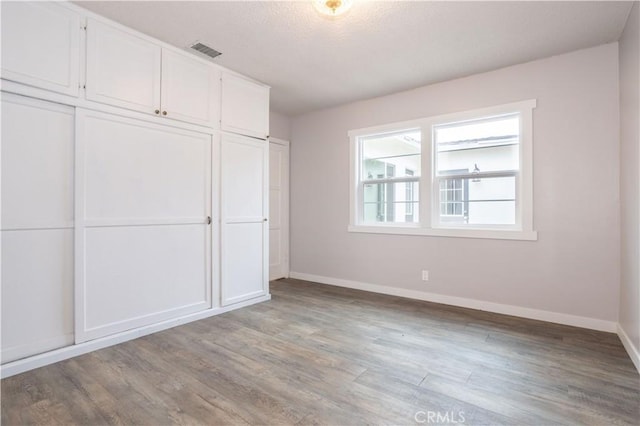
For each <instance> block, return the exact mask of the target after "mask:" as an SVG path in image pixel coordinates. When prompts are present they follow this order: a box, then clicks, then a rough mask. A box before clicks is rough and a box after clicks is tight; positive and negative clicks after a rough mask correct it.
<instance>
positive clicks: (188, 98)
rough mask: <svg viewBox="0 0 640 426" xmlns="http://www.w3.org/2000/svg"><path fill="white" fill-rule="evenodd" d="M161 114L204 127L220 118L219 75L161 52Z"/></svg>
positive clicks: (181, 56) (186, 58) (174, 54)
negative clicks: (203, 125)
mask: <svg viewBox="0 0 640 426" xmlns="http://www.w3.org/2000/svg"><path fill="white" fill-rule="evenodd" d="M161 99H162V102H161V103H162V114H163V115H166V116H168V117H171V118H175V119H176V120H184V121H192V122H197V123H200V124H205V125H212V124H217V121H218V120H219V117H220V111H219V109H220V101H219V99H220V72H219V71H218V70H217V69H216V68H214V67H212V66H210V65H207V64H204V63H202V62H200V61H198V60H195V59H193V58H192V57H190V56H189V55H187V54H182V53H179V52H174V51H170V50H168V49H163V50H162V96H161Z"/></svg>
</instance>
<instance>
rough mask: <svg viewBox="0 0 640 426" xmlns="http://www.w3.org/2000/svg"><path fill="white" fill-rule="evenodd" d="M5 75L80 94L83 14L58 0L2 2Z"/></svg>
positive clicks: (3, 73)
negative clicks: (52, 0) (47, 0)
mask: <svg viewBox="0 0 640 426" xmlns="http://www.w3.org/2000/svg"><path fill="white" fill-rule="evenodd" d="M1 31H2V48H1V50H2V78H5V79H7V80H13V81H17V82H19V83H24V84H28V85H32V86H36V87H40V88H43V89H47V90H52V91H54V92H59V93H64V94H66V95H72V96H77V95H78V74H79V69H80V62H79V57H80V41H79V40H80V16H79V15H78V14H77V13H75V12H73V11H71V10H69V9H67V8H66V7H64V6H61V5H59V4H55V3H54V2H26V1H24V2H21V1H17V2H9V1H7V2H2V30H1Z"/></svg>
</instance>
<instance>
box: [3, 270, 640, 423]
mask: <svg viewBox="0 0 640 426" xmlns="http://www.w3.org/2000/svg"><path fill="white" fill-rule="evenodd" d="M271 289H272V294H273V300H272V301H271V302H266V303H262V304H259V305H255V306H252V307H248V308H244V309H241V310H238V311H234V312H230V313H227V314H224V315H220V316H217V317H213V318H209V319H206V320H202V321H198V322H195V323H191V324H187V325H184V326H181V327H177V328H174V329H171V330H167V331H164V332H160V333H157V334H154V335H151V336H146V337H143V338H140V339H137V340H134V341H131V342H127V343H124V344H120V345H117V346H114V347H110V348H107V349H103V350H100V351H96V352H93V353H90V354H87V355H84V356H80V357H77V358H74V359H70V360H67V361H63V362H60V363H57V364H54V365H50V366H47V367H43V368H40V369H37V370H33V371H30V372H27V373H24V374H20V375H17V376H14V377H10V378H8V379H5V380H2V424H3V425H5V426H6V425H16V424H35V423H38V424H71V423H75V424H87V425H98V424H148V425H163V424H177V423H180V424H209V425H218V424H252V425H263V424H277V425H281V424H300V425H306V424H330V425H348V424H365V423H367V424H403V425H405V424H406V425H410V424H414V425H415V424H417V422H416V420H418V421H420V422H422V423H424V424H435V423H434V422H437V421H438V420H439V421H440V423H445V424H446V423H447V421H448V422H449V424H453V421H457V422H458V423H462V422H464V424H472V425H480V424H509V425H513V424H518V425H520V424H530V425H547V424H593V425H612V424H633V425H638V424H639V423H640V378H639V376H638V373H637V372H636V370H635V368H634V366H633V365H632V363H631V361H630V359H629V357H628V356H627V354H626V353H625V351H624V348H623V347H622V345H621V343H620V341H619V340H618V337H617V336H616V335H614V334H608V333H600V332H593V331H588V330H583V329H577V328H572V327H567V326H560V325H553V324H548V323H543V322H538V321H530V320H523V319H518V318H513V317H507V316H501V315H495V314H489V313H483V312H479V311H472V310H466V309H460V308H452V307H446V306H442V305H436V304H431V303H425V302H418V301H411V300H407V299H401V298H397V297H390V296H382V295H375V294H370V293H365V292H358V291H353V290H346V289H340V288H336V287H330V286H324V285H317V284H310V283H307V282H304V281H296V280H282V281H278V282H273V283H272V287H271ZM438 415H439V416H440V417H439V418H438V417H437V416H438Z"/></svg>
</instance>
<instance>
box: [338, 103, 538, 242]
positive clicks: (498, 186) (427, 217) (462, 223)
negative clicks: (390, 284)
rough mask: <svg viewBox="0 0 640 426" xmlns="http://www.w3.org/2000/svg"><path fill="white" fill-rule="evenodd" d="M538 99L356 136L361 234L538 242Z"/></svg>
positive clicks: (354, 220)
mask: <svg viewBox="0 0 640 426" xmlns="http://www.w3.org/2000/svg"><path fill="white" fill-rule="evenodd" d="M533 108H535V100H532V101H524V102H518V103H513V104H508V105H501V106H497V107H492V108H485V109H481V110H474V111H465V112H461V113H455V114H447V115H443V116H438V117H429V118H425V119H420V120H414V121H411V122H404V123H397V124H391V125H385V126H380V127H374V128H368V129H361V130H354V131H351V132H349V136H350V140H351V153H352V161H351V165H352V171H351V183H352V184H351V222H350V227H349V230H351V231H355V232H383V233H401V234H402V233H404V234H418V235H440V236H460V237H477V238H504V239H537V234H536V233H535V231H533V217H532V209H533V206H532V185H533V182H532V116H533Z"/></svg>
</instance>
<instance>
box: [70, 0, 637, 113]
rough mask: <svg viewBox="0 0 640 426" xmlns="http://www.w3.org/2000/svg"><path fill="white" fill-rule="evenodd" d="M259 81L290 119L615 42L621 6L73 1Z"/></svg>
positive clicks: (623, 12) (624, 7) (627, 5)
mask: <svg viewBox="0 0 640 426" xmlns="http://www.w3.org/2000/svg"><path fill="white" fill-rule="evenodd" d="M76 3H77V4H79V5H81V6H83V7H85V8H87V9H89V10H92V11H94V12H96V13H98V14H100V15H103V16H106V17H108V18H111V19H113V20H115V21H117V22H120V23H122V24H124V25H127V26H129V27H132V28H135V29H137V30H139V31H141V32H143V33H146V34H148V35H151V36H153V37H156V38H158V39H160V40H163V41H165V42H167V43H170V44H172V45H175V46H178V47H182V48H183V47H185V46H187V45H188V44H190V43H191V42H193V41H195V40H199V41H201V42H203V43H205V44H208V45H210V46H211V47H213V48H214V49H216V50H219V51H221V52H222V53H223V54H222V56H220V57H218V58H216V59H215V60H213V62H216V63H219V64H221V65H223V66H226V67H228V68H230V69H233V70H235V71H238V72H241V73H243V74H246V75H248V76H251V77H253V78H255V79H257V80H260V81H263V82H265V83H267V84H269V85H270V86H271V87H272V89H271V96H272V100H271V107H272V108H273V109H274V110H275V111H278V112H281V113H284V114H288V115H297V114H301V113H305V112H308V111H312V110H316V109H321V108H326V107H330V106H335V105H339V104H343V103H347V102H351V101H355V100H360V99H367V98H372V97H376V96H381V95H385V94H389V93H393V92H398V91H401V90H406V89H411V88H414V87H419V86H423V85H426V84H430V83H435V82H438V81H444V80H450V79H452V78H457V77H462V76H465V75H470V74H474V73H478V72H483V71H488V70H492V69H496V68H500V67H504V66H508V65H512V64H517V63H522V62H527V61H531V60H534V59H539V58H543V57H548V56H552V55H556V54H560V53H564V52H569V51H571V50H576V49H580V48H585V47H590V46H595V45H598V44H603V43H609V42H613V41H616V40H618V38H619V36H620V34H621V32H622V29H623V27H624V24H625V21H626V18H627V16H628V14H629V10H630V9H631V2H612V1H602V2H593V1H590V2H578V1H569V2H558V1H547V2H519V1H517V2H484V1H473V2H451V1H448V2H431V1H429V2H427V1H424V2H415V1H412V2H408V1H407V2H404V1H385V2H376V1H363V0H360V1H358V0H356V2H355V4H354V6H353V8H352V9H351V10H350V11H349V12H348V13H347V14H346V15H345V16H343V17H340V18H338V19H333V20H332V19H328V18H323V17H321V16H320V15H319V14H318V13H316V11H315V9H314V8H313V6H312V5H311V2H309V1H295V2H275V1H263V2H252V1H251V2H249V1H236V2H220V1H200V2H186V1H180V2H169V1H142V2H133V1H126V2H117V1H106V2H94V1H91V2H83V1H79V2H76Z"/></svg>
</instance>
